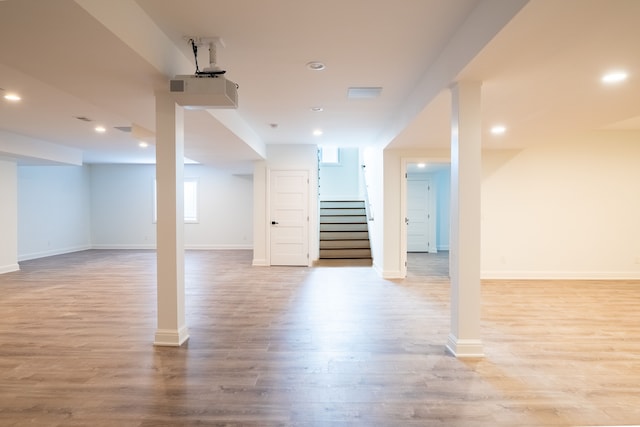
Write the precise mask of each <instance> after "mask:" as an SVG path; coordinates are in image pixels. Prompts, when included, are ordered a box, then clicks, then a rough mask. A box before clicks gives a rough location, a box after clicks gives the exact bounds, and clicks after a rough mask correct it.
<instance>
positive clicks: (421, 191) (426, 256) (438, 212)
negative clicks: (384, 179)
mask: <svg viewBox="0 0 640 427" xmlns="http://www.w3.org/2000/svg"><path fill="white" fill-rule="evenodd" d="M404 164H405V167H404V177H405V181H404V186H403V187H404V188H403V197H402V209H403V212H404V225H405V227H404V230H403V242H402V244H401V251H402V252H403V253H402V256H403V259H404V261H405V268H406V270H405V274H406V275H407V276H431V277H449V215H450V209H449V205H450V188H451V184H450V181H451V173H450V170H451V168H450V164H449V162H448V160H447V161H435V162H434V161H428V160H424V161H422V160H421V159H410V160H406V161H405V162H404Z"/></svg>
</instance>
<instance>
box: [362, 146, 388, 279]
mask: <svg viewBox="0 0 640 427" xmlns="http://www.w3.org/2000/svg"><path fill="white" fill-rule="evenodd" d="M382 153H383V152H382V149H380V148H373V147H371V148H365V149H364V150H362V161H363V163H362V164H364V165H365V168H364V173H365V177H366V179H365V180H366V185H367V188H368V193H369V204H370V207H371V210H370V212H369V215H370V216H373V220H372V221H371V220H370V221H369V243H370V244H371V257H372V258H373V268H374V269H375V270H376V271H377V272H378V273H379V274H380V275H382V271H383V268H384V265H383V256H384V228H383V225H384V193H383V187H384V182H383V180H384V170H383V154H382Z"/></svg>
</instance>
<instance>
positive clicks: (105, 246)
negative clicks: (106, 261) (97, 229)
mask: <svg viewBox="0 0 640 427" xmlns="http://www.w3.org/2000/svg"><path fill="white" fill-rule="evenodd" d="M91 249H106V250H110V249H114V250H117V249H131V250H148V249H151V250H155V249H156V245H155V244H153V243H149V244H143V245H136V244H111V243H108V244H97V245H92V246H91Z"/></svg>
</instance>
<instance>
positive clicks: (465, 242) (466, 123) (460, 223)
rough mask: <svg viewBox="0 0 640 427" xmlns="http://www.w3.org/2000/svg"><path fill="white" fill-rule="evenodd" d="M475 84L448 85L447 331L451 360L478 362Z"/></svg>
mask: <svg viewBox="0 0 640 427" xmlns="http://www.w3.org/2000/svg"><path fill="white" fill-rule="evenodd" d="M480 86H481V84H480V83H479V82H458V83H456V84H455V85H453V87H452V89H451V91H452V116H451V241H450V244H451V247H450V270H451V273H450V275H451V332H450V334H449V339H448V342H447V349H448V350H449V351H450V352H451V353H452V354H453V355H455V356H456V357H482V356H483V355H484V354H483V349H482V340H481V339H480V305H481V304H480V191H481V181H482V163H481V142H482V132H481V115H480V99H481V95H480Z"/></svg>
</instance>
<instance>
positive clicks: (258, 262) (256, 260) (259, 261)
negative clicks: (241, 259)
mask: <svg viewBox="0 0 640 427" xmlns="http://www.w3.org/2000/svg"><path fill="white" fill-rule="evenodd" d="M251 265H253V266H254V267H268V266H269V263H268V262H267V260H266V259H261V258H254V259H253V262H252V263H251Z"/></svg>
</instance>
